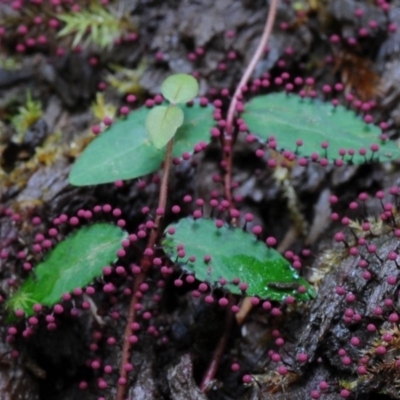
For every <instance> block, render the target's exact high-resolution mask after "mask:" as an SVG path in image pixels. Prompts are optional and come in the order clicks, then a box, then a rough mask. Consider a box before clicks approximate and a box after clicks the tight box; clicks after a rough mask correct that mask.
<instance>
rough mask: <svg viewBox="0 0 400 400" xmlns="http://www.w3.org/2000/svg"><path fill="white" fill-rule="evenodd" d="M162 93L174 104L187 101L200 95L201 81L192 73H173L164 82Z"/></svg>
mask: <svg viewBox="0 0 400 400" xmlns="http://www.w3.org/2000/svg"><path fill="white" fill-rule="evenodd" d="M161 93H162V95H163V96H164V97H165V98H166V99H167V100H168V101H169V102H171V103H172V104H177V103H186V102H188V101H190V100H193V99H194V98H195V97H196V96H197V95H198V93H199V83H198V82H197V80H196V79H195V78H194V77H193V76H192V75H188V74H175V75H171V76H169V77H168V78H167V79H165V81H164V82H163V83H162V85H161Z"/></svg>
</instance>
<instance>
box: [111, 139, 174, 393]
mask: <svg viewBox="0 0 400 400" xmlns="http://www.w3.org/2000/svg"><path fill="white" fill-rule="evenodd" d="M172 148H173V139H171V140H170V141H169V142H168V145H167V151H166V155H165V161H164V172H163V177H162V181H161V188H160V195H159V200H158V208H162V209H163V210H165V209H166V205H167V194H168V180H169V174H170V170H171V159H172ZM161 220H162V215H157V216H156V220H155V225H156V226H155V229H153V230H152V231H151V233H150V236H149V240H148V241H147V248H149V249H152V248H153V247H154V245H155V244H156V241H157V238H158V236H159V235H160V232H161ZM151 265H152V257H150V256H143V257H142V258H141V260H140V266H141V271H140V273H139V274H138V275H137V276H136V278H135V281H134V283H133V289H132V298H131V302H130V304H129V311H128V316H127V321H126V327H125V333H124V344H123V347H122V357H121V365H120V371H119V375H120V378H124V379H126V378H127V371H126V370H125V368H124V366H125V364H127V363H128V362H129V359H130V356H131V343H130V342H129V337H130V336H131V335H132V333H133V331H132V323H133V322H135V318H136V309H135V305H136V304H137V302H138V298H137V297H136V293H137V292H138V291H139V287H140V285H141V284H142V283H143V282H144V280H145V279H146V276H147V274H148V272H149V271H150V269H151ZM126 389H127V385H118V389H117V395H116V400H124V399H125V394H126Z"/></svg>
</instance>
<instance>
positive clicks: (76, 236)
mask: <svg viewBox="0 0 400 400" xmlns="http://www.w3.org/2000/svg"><path fill="white" fill-rule="evenodd" d="M126 237H127V233H126V232H125V231H123V230H122V229H120V228H119V227H117V226H115V225H112V224H107V223H98V224H94V225H90V226H85V227H83V228H80V229H79V230H77V231H75V232H74V233H72V234H71V235H70V236H68V237H67V238H66V239H65V240H63V241H62V242H60V243H58V244H57V246H56V247H55V248H54V249H53V250H51V251H50V253H49V254H48V255H47V257H46V258H45V260H44V261H42V262H41V263H39V264H38V265H37V266H36V268H35V269H34V271H33V272H32V274H31V275H30V276H29V278H28V279H27V280H26V281H25V282H24V283H23V284H22V286H21V287H20V289H19V290H18V291H17V292H16V293H15V294H14V295H13V296H12V297H11V298H10V299H9V301H8V303H7V307H8V308H9V309H10V310H13V311H15V310H23V311H24V312H25V314H26V315H27V316H29V315H32V314H33V310H32V306H33V305H34V304H36V303H38V304H42V305H46V306H53V305H54V304H56V303H57V302H59V301H60V300H61V296H62V295H63V294H64V293H70V292H72V291H73V290H74V289H75V288H82V287H85V286H87V285H88V284H89V283H91V282H92V281H93V279H95V278H96V277H98V276H101V274H102V271H103V267H104V266H105V265H107V264H109V263H112V262H115V261H116V260H117V256H116V252H117V250H118V249H120V248H121V241H122V240H123V239H124V238H126Z"/></svg>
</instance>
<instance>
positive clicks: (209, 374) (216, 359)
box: [200, 294, 234, 393]
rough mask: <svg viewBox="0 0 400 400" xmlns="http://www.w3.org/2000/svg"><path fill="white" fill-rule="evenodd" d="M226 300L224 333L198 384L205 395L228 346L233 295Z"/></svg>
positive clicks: (231, 321) (231, 322)
mask: <svg viewBox="0 0 400 400" xmlns="http://www.w3.org/2000/svg"><path fill="white" fill-rule="evenodd" d="M228 300H229V302H228V305H227V309H226V314H225V324H224V332H223V334H222V336H221V337H220V339H219V342H218V344H217V347H216V348H215V350H214V353H213V356H212V359H211V362H210V364H209V365H208V368H207V371H206V372H205V374H204V376H203V379H202V381H201V384H200V390H201V391H202V392H204V393H207V392H208V391H209V390H210V389H211V386H212V385H211V382H212V381H213V379H214V377H215V375H216V374H217V371H218V367H219V364H220V362H221V358H222V356H223V354H224V351H225V348H226V345H227V344H228V340H229V336H230V334H231V328H232V325H233V315H234V314H233V312H232V311H231V307H232V305H233V304H234V298H233V295H231V294H230V295H229V297H228Z"/></svg>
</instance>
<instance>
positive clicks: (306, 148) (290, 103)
mask: <svg viewBox="0 0 400 400" xmlns="http://www.w3.org/2000/svg"><path fill="white" fill-rule="evenodd" d="M242 118H243V119H244V120H245V122H246V124H247V126H248V127H249V130H250V132H251V133H253V134H254V135H256V136H258V137H259V138H261V139H262V140H267V139H268V138H269V137H270V136H275V138H276V143H277V150H291V151H293V152H295V151H296V154H297V155H298V156H300V157H309V156H311V154H312V153H318V154H319V157H320V158H328V159H329V160H335V159H341V158H342V156H341V155H340V154H339V151H340V150H341V149H344V150H346V151H347V152H348V150H351V149H352V150H353V151H354V155H350V154H349V153H347V154H346V155H345V156H344V157H343V160H344V161H345V162H352V163H354V164H362V163H364V162H366V161H378V160H379V161H388V160H393V159H398V158H400V149H399V147H398V145H397V144H396V143H395V142H394V141H389V140H387V141H385V142H382V141H381V140H380V138H379V135H380V133H381V132H380V129H379V128H378V127H377V126H375V125H372V124H367V123H365V122H364V121H363V120H362V118H361V117H360V116H358V115H356V114H355V113H354V112H353V111H350V110H348V109H346V108H345V107H343V106H340V105H339V106H337V107H334V106H333V105H332V104H330V103H324V102H321V101H319V100H317V99H309V98H306V99H302V98H301V97H299V96H296V95H288V94H285V93H272V94H268V95H266V96H257V97H255V98H254V99H253V100H251V101H250V102H249V103H248V104H247V105H246V108H245V112H244V113H243V114H242ZM297 140H302V141H303V145H302V146H300V147H297V146H296V141H297ZM323 142H327V143H328V145H329V146H328V148H327V149H326V150H325V149H323V148H321V144H322V143H323ZM373 144H375V145H376V144H378V145H379V150H378V151H375V152H372V151H371V145H373ZM361 148H364V149H365V150H366V155H362V154H360V153H359V150H360V149H361Z"/></svg>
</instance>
